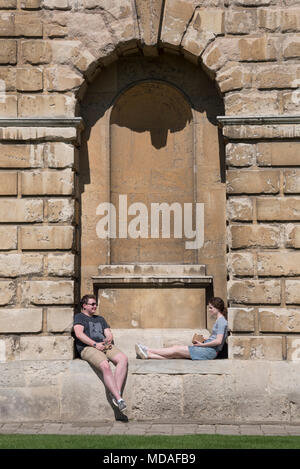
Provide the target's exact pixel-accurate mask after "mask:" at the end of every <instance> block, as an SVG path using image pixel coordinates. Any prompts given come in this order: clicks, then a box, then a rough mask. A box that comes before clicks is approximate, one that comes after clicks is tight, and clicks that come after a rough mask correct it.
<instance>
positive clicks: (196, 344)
mask: <svg viewBox="0 0 300 469" xmlns="http://www.w3.org/2000/svg"><path fill="white" fill-rule="evenodd" d="M193 345H195V346H196V347H202V345H203V342H198V340H194V342H193Z"/></svg>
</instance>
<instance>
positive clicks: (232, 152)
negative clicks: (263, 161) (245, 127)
mask: <svg viewBox="0 0 300 469" xmlns="http://www.w3.org/2000/svg"><path fill="white" fill-rule="evenodd" d="M255 157H256V148H255V145H251V144H249V143H228V144H227V145H226V163H227V164H228V165H229V166H237V167H240V166H252V165H253V164H255V161H256V158H255Z"/></svg>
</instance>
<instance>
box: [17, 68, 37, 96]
mask: <svg viewBox="0 0 300 469" xmlns="http://www.w3.org/2000/svg"><path fill="white" fill-rule="evenodd" d="M16 87H17V90H19V91H41V90H42V89H43V72H42V70H41V69H39V68H33V67H32V68H28V67H26V68H25V67H18V68H17V79H16Z"/></svg>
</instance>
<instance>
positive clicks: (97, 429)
mask: <svg viewBox="0 0 300 469" xmlns="http://www.w3.org/2000/svg"><path fill="white" fill-rule="evenodd" d="M4 434H6V435H7V434H23V435H174V436H176V435H249V436H250V435H260V436H267V435H270V436H271V435H273V436H300V425H274V424H273V425H272V424H269V425H267V424H252V425H250V424H241V425H221V424H216V425H197V424H178V423H176V424H173V423H165V424H162V423H161V424H157V423H150V422H148V423H140V422H110V423H103V422H96V423H95V422H83V423H80V424H76V423H62V422H50V423H49V422H46V423H41V422H38V423H35V422H31V423H26V422H23V423H22V422H20V423H5V424H0V435H4Z"/></svg>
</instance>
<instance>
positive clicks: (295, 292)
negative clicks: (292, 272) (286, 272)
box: [285, 280, 300, 305]
mask: <svg viewBox="0 0 300 469" xmlns="http://www.w3.org/2000/svg"><path fill="white" fill-rule="evenodd" d="M285 301H286V304H289V305H292V304H296V305H297V304H300V281H299V280H286V281H285Z"/></svg>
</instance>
